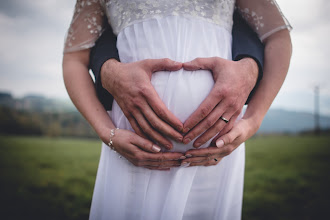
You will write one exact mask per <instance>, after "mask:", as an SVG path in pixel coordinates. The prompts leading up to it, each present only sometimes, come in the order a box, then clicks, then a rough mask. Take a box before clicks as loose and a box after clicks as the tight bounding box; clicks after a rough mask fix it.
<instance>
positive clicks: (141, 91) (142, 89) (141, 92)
mask: <svg viewBox="0 0 330 220" xmlns="http://www.w3.org/2000/svg"><path fill="white" fill-rule="evenodd" d="M149 92H150V90H149V86H147V85H141V86H140V88H139V91H138V94H139V95H142V96H147V95H148V94H149Z"/></svg>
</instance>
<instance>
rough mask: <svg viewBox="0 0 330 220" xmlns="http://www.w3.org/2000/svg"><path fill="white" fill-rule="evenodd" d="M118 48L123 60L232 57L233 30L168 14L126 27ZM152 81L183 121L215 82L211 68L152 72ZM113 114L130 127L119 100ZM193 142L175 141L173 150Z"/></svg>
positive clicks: (118, 39) (116, 123) (118, 121)
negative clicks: (208, 69)
mask: <svg viewBox="0 0 330 220" xmlns="http://www.w3.org/2000/svg"><path fill="white" fill-rule="evenodd" d="M117 48H118V52H119V57H120V60H121V62H124V63H130V62H136V61H139V60H144V59H161V58H169V59H171V60H174V61H178V62H187V61H191V60H193V59H195V58H197V57H213V56H218V57H222V58H225V59H230V58H231V33H229V32H228V31H227V30H225V29H224V28H222V27H220V26H217V25H215V24H212V23H208V22H206V21H203V20H200V19H187V18H183V17H179V16H168V17H164V18H157V19H150V20H146V21H143V22H139V23H135V24H133V25H131V26H128V27H126V28H124V29H123V30H122V31H121V32H120V33H119V35H118V38H117ZM151 83H152V85H153V86H154V88H155V89H156V91H157V93H158V94H159V96H160V98H161V100H162V101H163V102H164V103H165V106H166V107H167V108H168V109H169V110H170V111H171V112H172V113H173V114H174V115H175V116H176V117H177V118H178V119H179V120H181V121H182V122H184V121H186V120H187V118H188V117H189V116H190V115H191V114H192V113H193V112H194V111H195V110H196V109H197V108H198V106H199V105H200V104H201V103H202V102H203V100H204V99H205V98H206V97H207V95H208V94H209V93H210V91H211V89H212V88H213V85H214V81H213V77H212V74H211V72H210V71H206V70H198V71H185V70H183V69H181V70H179V71H175V72H166V71H162V72H157V73H153V74H152V78H151ZM112 118H113V121H114V123H115V125H116V126H118V127H120V128H125V129H131V126H130V124H129V123H128V121H127V119H126V118H125V116H124V114H123V113H122V111H121V110H120V108H119V106H118V105H117V103H116V102H114V105H113V113H112ZM192 143H193V142H191V144H188V145H182V144H179V143H174V144H173V145H174V148H173V150H175V151H186V150H187V149H188V148H192ZM207 145H208V143H207V144H205V145H204V147H205V146H207Z"/></svg>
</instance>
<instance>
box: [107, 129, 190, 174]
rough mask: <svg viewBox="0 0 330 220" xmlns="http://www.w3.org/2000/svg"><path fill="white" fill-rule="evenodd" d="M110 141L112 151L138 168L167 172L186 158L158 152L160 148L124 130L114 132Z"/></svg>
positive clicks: (176, 153) (181, 155) (175, 153)
mask: <svg viewBox="0 0 330 220" xmlns="http://www.w3.org/2000/svg"><path fill="white" fill-rule="evenodd" d="M112 141H113V147H114V150H115V151H117V152H118V153H119V154H120V155H122V156H123V157H125V158H126V159H127V160H128V161H130V162H131V163H132V164H134V165H135V166H138V167H144V168H148V169H152V170H169V169H170V168H173V167H178V166H180V165H181V160H182V159H185V158H186V157H185V156H184V155H183V154H182V153H178V152H166V153H163V152H160V150H161V148H160V147H158V146H156V145H155V144H153V143H152V142H151V141H149V140H147V139H145V138H142V137H140V136H139V135H137V134H135V133H133V132H131V131H128V130H124V129H119V130H116V131H115V135H114V137H113V138H112Z"/></svg>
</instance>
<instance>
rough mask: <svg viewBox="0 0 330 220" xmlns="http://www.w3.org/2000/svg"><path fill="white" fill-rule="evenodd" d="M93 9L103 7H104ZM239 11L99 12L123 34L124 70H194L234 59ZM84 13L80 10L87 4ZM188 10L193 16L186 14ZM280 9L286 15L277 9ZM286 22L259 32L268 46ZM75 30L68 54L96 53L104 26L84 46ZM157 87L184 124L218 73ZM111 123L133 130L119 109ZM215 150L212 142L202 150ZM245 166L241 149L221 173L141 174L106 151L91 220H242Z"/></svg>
mask: <svg viewBox="0 0 330 220" xmlns="http://www.w3.org/2000/svg"><path fill="white" fill-rule="evenodd" d="M259 1H260V0H259ZM264 1H265V2H272V3H273V1H269V0H264ZM168 2H172V3H168ZM173 2H174V3H175V4H173ZM192 2H193V3H192ZM252 2H253V1H252ZM90 3H95V4H97V1H91V2H90ZM133 3H134V5H132V4H133ZM84 4H87V3H86V2H85V3H84ZM194 4H195V5H194ZM234 4H235V1H233V0H227V1H225V0H223V1H221V0H218V1H211V0H209V1H197V0H196V1H183V0H181V1H164V0H160V1H151V0H149V1H145V0H136V1H125V0H122V1H108V2H101V3H100V4H98V6H97V7H99V8H102V9H103V10H104V11H105V14H107V16H108V19H109V21H110V22H111V24H112V26H113V29H114V32H115V33H117V34H118V39H117V48H118V51H119V56H120V60H121V62H124V63H128V62H135V61H139V60H144V59H149V58H170V59H172V60H175V61H179V62H187V61H190V60H193V59H195V58H196V57H213V56H218V57H222V58H225V59H231V57H232V56H231V38H232V37H231V26H232V14H233V10H234ZM244 4H245V3H244ZM244 4H242V5H243V7H240V8H243V9H240V10H241V11H242V12H243V14H244V13H245V17H246V18H247V20H250V21H253V22H255V19H254V17H255V16H256V13H255V12H254V11H253V13H252V12H251V16H250V17H249V12H250V11H251V10H249V9H248V10H246V8H245V5H244ZM269 4H271V3H269ZM275 4H276V3H275ZM77 5H78V6H81V5H82V4H81V1H80V2H79V1H78V3H77ZM91 5H93V4H91ZM171 7H172V8H171ZM185 7H186V9H187V10H188V11H186V13H185ZM275 8H276V10H277V13H278V14H280V11H279V10H278V7H277V6H276V5H275ZM79 10H80V9H79ZM157 10H158V11H157ZM203 10H206V11H203ZM259 10H260V11H262V10H261V9H259ZM77 11H78V9H77V6H76V13H75V16H74V20H75V21H77V20H79V14H80V15H81V12H80V11H79V12H77ZM91 12H92V13H93V15H94V16H96V18H95V19H92V21H93V20H94V23H95V21H98V20H102V19H100V18H101V17H102V16H103V13H102V12H100V11H99V12H98V13H95V8H94V9H93V10H91ZM111 12H113V13H111ZM206 12H208V13H209V14H208V15H207V13H206ZM218 13H221V15H219V14H218ZM86 14H88V15H90V14H91V13H86ZM252 14H253V16H252ZM97 16H99V17H97ZM100 16H101V17H100ZM92 17H93V16H92ZM92 17H90V16H89V18H92ZM281 19H282V20H281V22H279V25H277V26H276V27H273V28H271V29H269V30H266V31H264V30H263V31H259V36H260V37H261V38H262V36H264V34H267V33H269V31H273V30H275V28H277V29H278V30H280V29H283V28H288V27H289V26H288V23H287V22H286V20H285V19H283V17H282V15H281ZM87 21H88V22H89V20H87ZM261 23H262V22H261ZM258 24H259V28H260V29H263V26H264V25H260V22H259V23H256V25H255V26H254V27H255V30H257V26H258ZM75 26H77V23H76V24H75V22H73V23H72V25H71V28H70V30H69V33H68V37H67V41H66V47H65V52H71V51H76V50H79V49H84V48H88V47H90V46H91V45H93V43H94V41H95V39H97V36H98V35H99V34H100V33H101V32H102V28H101V26H100V25H98V24H97V23H96V24H94V25H92V26H88V27H89V28H88V29H89V32H90V33H89V34H90V35H91V36H92V37H90V38H85V39H84V37H81V36H82V35H80V36H79V37H80V38H83V39H80V40H77V38H78V36H75V31H76V28H75ZM78 26H79V25H78ZM85 29H87V28H85ZM274 32H275V31H274ZM266 37H267V36H266ZM151 82H152V85H153V86H154V87H155V89H156V91H157V93H158V94H159V96H160V97H161V99H162V101H163V102H164V103H165V105H166V106H167V108H168V109H169V110H170V111H171V112H173V113H174V115H176V116H177V117H178V118H179V119H180V120H181V121H182V122H184V121H185V120H186V119H187V118H188V117H189V115H191V114H192V113H193V112H194V111H195V110H196V109H197V107H198V106H199V105H200V103H201V102H202V101H203V100H204V99H205V97H206V96H207V95H208V94H209V92H210V90H211V89H212V87H213V84H214V81H213V77H212V74H211V72H210V71H206V70H198V71H185V70H179V71H175V72H157V73H154V74H153V75H152V79H151ZM111 118H112V120H113V122H114V124H115V125H116V126H117V127H118V128H121V129H128V130H132V128H131V126H130V124H129V122H128V120H127V119H126V117H125V116H124V114H123V112H122V111H121V109H120V107H119V106H118V104H117V103H116V102H115V101H114V103H113V109H112V113H111ZM132 131H133V130H132ZM192 143H193V141H192V142H191V143H190V144H187V145H183V144H181V143H176V142H173V146H174V148H173V150H172V151H179V152H185V151H187V150H188V149H191V148H192ZM208 145H209V142H208V143H206V144H204V145H203V146H202V147H207V146H208ZM244 163H245V147H244V144H242V145H240V146H239V147H238V148H237V149H236V150H235V151H233V152H232V153H231V154H230V155H229V156H227V157H225V158H223V159H222V160H221V161H220V163H219V164H218V165H216V166H210V167H204V166H199V167H179V168H172V169H171V170H170V171H157V170H149V169H146V168H141V167H136V166H134V165H133V164H131V163H130V162H129V161H127V160H126V159H125V158H119V155H118V154H117V153H116V152H114V151H112V150H111V149H110V148H109V147H108V146H107V145H106V144H103V145H102V152H101V158H100V162H99V167H98V172H97V178H96V182H95V188H94V194H93V200H92V207H91V212H90V219H115V220H117V219H118V220H122V219H127V220H128V219H136V220H156V219H157V220H181V219H187V220H188V219H189V220H200V219H207V220H208V219H231V220H235V219H240V218H241V209H242V197H243V182H244Z"/></svg>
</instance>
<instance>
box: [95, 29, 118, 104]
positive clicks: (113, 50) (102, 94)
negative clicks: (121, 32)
mask: <svg viewBox="0 0 330 220" xmlns="http://www.w3.org/2000/svg"><path fill="white" fill-rule="evenodd" d="M109 59H116V60H118V61H119V55H118V50H117V37H116V35H114V33H113V32H112V29H111V26H110V25H107V27H106V29H105V31H104V32H103V33H102V35H101V37H100V38H99V39H98V40H97V41H96V43H95V46H94V47H93V48H92V50H91V53H90V63H89V68H90V69H91V70H92V72H93V74H94V77H95V90H96V94H97V96H98V98H99V100H100V101H101V103H102V105H103V106H104V108H105V109H106V110H111V108H112V102H113V96H112V95H111V94H110V93H109V92H108V91H107V90H105V89H104V88H103V87H102V83H101V67H102V65H103V64H104V63H105V62H106V61H107V60H109Z"/></svg>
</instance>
